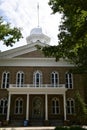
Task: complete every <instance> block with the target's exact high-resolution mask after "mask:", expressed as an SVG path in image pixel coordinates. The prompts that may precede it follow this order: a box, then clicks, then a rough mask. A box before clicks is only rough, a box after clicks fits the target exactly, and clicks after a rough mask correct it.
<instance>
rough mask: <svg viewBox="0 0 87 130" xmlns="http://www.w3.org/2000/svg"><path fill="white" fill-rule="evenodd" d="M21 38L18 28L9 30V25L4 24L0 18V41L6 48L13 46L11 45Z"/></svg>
mask: <svg viewBox="0 0 87 130" xmlns="http://www.w3.org/2000/svg"><path fill="white" fill-rule="evenodd" d="M20 38H22V34H21V31H20V28H16V27H14V28H11V27H10V24H9V23H4V22H3V19H2V17H0V41H3V43H4V44H5V45H6V46H13V44H14V43H15V42H17V41H19V39H20Z"/></svg>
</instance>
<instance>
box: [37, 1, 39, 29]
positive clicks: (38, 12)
mask: <svg viewBox="0 0 87 130" xmlns="http://www.w3.org/2000/svg"><path fill="white" fill-rule="evenodd" d="M37 15H38V27H39V3H37Z"/></svg>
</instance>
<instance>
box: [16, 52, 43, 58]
mask: <svg viewBox="0 0 87 130" xmlns="http://www.w3.org/2000/svg"><path fill="white" fill-rule="evenodd" d="M44 57H45V56H44V54H43V53H42V52H41V51H40V50H35V51H32V52H28V53H25V54H22V55H18V56H16V57H14V58H44Z"/></svg>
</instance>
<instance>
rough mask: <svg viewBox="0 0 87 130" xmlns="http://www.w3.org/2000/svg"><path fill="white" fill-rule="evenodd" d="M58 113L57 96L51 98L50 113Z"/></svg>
mask: <svg viewBox="0 0 87 130" xmlns="http://www.w3.org/2000/svg"><path fill="white" fill-rule="evenodd" d="M59 113H60V104H59V100H58V98H56V97H55V98H53V99H52V114H59Z"/></svg>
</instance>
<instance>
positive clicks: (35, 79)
mask: <svg viewBox="0 0 87 130" xmlns="http://www.w3.org/2000/svg"><path fill="white" fill-rule="evenodd" d="M33 82H34V85H35V87H40V86H41V84H42V73H41V72H40V71H36V72H35V73H34V77H33Z"/></svg>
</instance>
